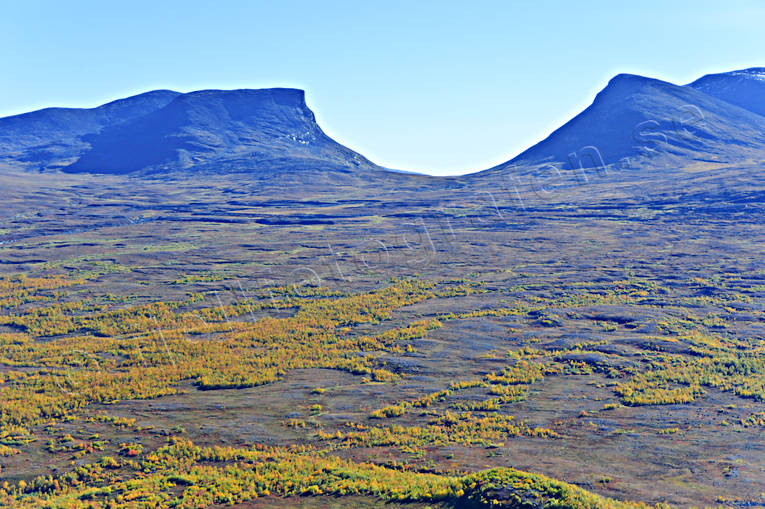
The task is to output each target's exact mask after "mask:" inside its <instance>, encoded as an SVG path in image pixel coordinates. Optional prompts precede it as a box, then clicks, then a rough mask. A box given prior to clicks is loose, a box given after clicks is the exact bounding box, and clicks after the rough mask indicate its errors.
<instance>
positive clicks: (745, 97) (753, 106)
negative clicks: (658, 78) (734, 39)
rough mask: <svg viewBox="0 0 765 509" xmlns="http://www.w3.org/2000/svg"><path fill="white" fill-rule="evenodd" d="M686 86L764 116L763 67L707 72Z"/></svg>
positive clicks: (764, 75) (764, 68)
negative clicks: (716, 72)
mask: <svg viewBox="0 0 765 509" xmlns="http://www.w3.org/2000/svg"><path fill="white" fill-rule="evenodd" d="M687 86H688V87H690V88H693V89H695V90H698V91H699V92H704V93H705V94H707V95H711V96H712V97H716V98H718V99H722V100H723V101H725V102H728V103H730V104H735V105H736V106H739V107H741V108H744V109H746V110H749V111H751V112H753V113H757V114H758V115H763V116H765V67H752V68H750V69H742V70H740V71H732V72H724V73H719V74H707V75H706V76H702V77H701V78H699V79H697V80H696V81H694V82H693V83H690V84H688V85H687Z"/></svg>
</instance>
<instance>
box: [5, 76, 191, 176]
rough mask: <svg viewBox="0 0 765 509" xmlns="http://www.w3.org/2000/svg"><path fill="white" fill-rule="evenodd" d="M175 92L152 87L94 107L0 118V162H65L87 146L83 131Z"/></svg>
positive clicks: (139, 112) (154, 105)
mask: <svg viewBox="0 0 765 509" xmlns="http://www.w3.org/2000/svg"><path fill="white" fill-rule="evenodd" d="M178 95H179V93H178V92H173V91H171V90H155V91H153V92H147V93H144V94H140V95H136V96H133V97H128V98H126V99H119V100H117V101H113V102H110V103H107V104H104V105H102V106H99V107H97V108H89V109H86V108H46V109H43V110H39V111H33V112H30V113H24V114H21V115H14V116H12V117H6V118H0V162H2V163H5V164H8V165H9V166H12V167H17V168H21V169H32V170H41V169H55V168H59V167H61V166H65V165H67V164H70V163H71V162H73V161H74V160H75V159H76V158H77V157H78V156H79V155H80V154H82V153H83V152H84V151H85V150H87V148H88V144H87V143H86V142H84V141H83V140H82V139H81V137H82V136H83V135H87V134H93V133H98V132H99V131H101V129H103V128H104V127H107V126H111V125H115V124H119V123H122V122H126V121H129V120H132V119H134V118H137V117H141V116H144V115H146V114H148V113H151V112H152V111H155V110H157V109H159V108H162V107H163V106H165V105H167V104H168V103H169V102H170V101H172V100H173V99H174V98H175V97H177V96H178Z"/></svg>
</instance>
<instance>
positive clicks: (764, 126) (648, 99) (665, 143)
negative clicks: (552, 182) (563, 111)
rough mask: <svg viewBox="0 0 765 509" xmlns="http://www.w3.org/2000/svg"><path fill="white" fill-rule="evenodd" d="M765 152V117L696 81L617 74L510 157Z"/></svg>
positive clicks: (615, 159)
mask: <svg viewBox="0 0 765 509" xmlns="http://www.w3.org/2000/svg"><path fill="white" fill-rule="evenodd" d="M763 156H765V117H763V116H761V115H758V114H756V113H754V112H753V111H749V110H748V109H745V108H743V107H741V106H739V105H735V104H732V103H731V102H728V101H724V100H722V99H719V98H717V97H715V96H713V95H709V94H707V93H705V92H702V91H700V90H698V89H697V87H685V86H678V85H673V84H671V83H667V82H665V81H661V80H656V79H651V78H646V77H642V76H637V75H632V74H620V75H617V76H615V77H614V78H613V79H611V81H610V82H609V83H608V85H607V86H606V87H605V88H604V89H603V90H602V91H601V92H600V93H598V94H597V96H596V97H595V100H594V101H593V103H592V105H590V106H589V107H588V108H587V109H585V110H584V111H583V112H581V113H580V114H579V115H577V116H575V117H574V118H573V119H571V120H570V121H569V122H567V123H566V124H564V125H563V126H562V127H560V128H559V129H557V130H556V131H554V132H553V133H552V134H550V135H549V136H548V137H547V138H545V139H544V140H542V141H541V142H539V143H537V144H536V145H534V146H533V147H531V148H529V149H528V150H526V151H524V152H523V153H521V154H520V155H518V156H517V157H515V158H514V159H512V160H510V161H508V162H507V163H504V164H501V165H499V166H497V167H495V168H492V169H490V170H487V172H490V173H494V172H498V171H504V170H505V169H507V168H508V167H511V166H513V167H521V168H530V167H538V166H540V165H544V164H548V163H555V164H556V165H557V166H558V167H559V168H560V169H561V170H565V169H578V168H587V167H595V166H599V165H601V164H604V165H613V164H617V163H618V164H619V165H627V166H633V165H635V164H637V163H640V164H644V163H646V162H650V163H652V164H654V165H661V166H667V165H668V164H689V163H691V162H693V161H697V162H699V161H701V162H715V163H728V162H734V161H740V160H751V159H755V160H756V159H758V158H759V159H762V158H763Z"/></svg>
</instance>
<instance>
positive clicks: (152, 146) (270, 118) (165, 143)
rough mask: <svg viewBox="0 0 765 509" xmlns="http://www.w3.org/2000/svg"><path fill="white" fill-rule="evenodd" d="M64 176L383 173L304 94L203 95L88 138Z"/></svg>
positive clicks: (277, 90)
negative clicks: (338, 136) (336, 133)
mask: <svg viewBox="0 0 765 509" xmlns="http://www.w3.org/2000/svg"><path fill="white" fill-rule="evenodd" d="M84 140H85V141H87V142H88V143H89V144H90V146H91V148H90V149H89V150H88V151H86V152H85V153H84V154H83V155H82V157H80V158H79V159H78V160H77V161H76V162H74V163H73V164H71V165H70V166H68V167H66V168H65V169H64V171H66V172H72V173H80V172H89V173H111V174H124V173H133V172H140V173H143V174H156V173H160V172H161V173H167V172H175V171H186V170H189V169H194V171H214V172H232V171H233V172H248V173H252V174H253V175H255V176H258V175H260V176H262V175H263V174H264V173H268V174H272V173H274V172H299V171H305V172H325V173H326V172H328V171H335V172H344V173H347V172H351V171H354V172H358V171H365V170H366V171H372V170H380V171H381V170H382V169H381V168H379V167H377V166H376V165H374V164H372V163H371V162H370V161H368V160H367V159H366V158H364V157H363V156H361V155H360V154H357V153H356V152H353V151H352V150H350V149H348V148H346V147H344V146H342V145H340V144H339V143H337V142H336V141H334V140H333V139H331V138H330V137H329V136H327V135H326V134H325V133H324V132H323V131H322V130H321V128H320V127H319V125H318V124H317V123H316V119H315V117H314V114H313V112H312V111H311V110H310V109H309V108H308V106H307V105H306V102H305V93H304V92H303V91H302V90H295V89H286V88H273V89H263V90H203V91H198V92H192V93H188V94H183V95H179V96H177V97H175V98H174V99H173V100H172V101H170V102H169V103H168V104H167V105H166V106H164V107H163V108H160V109H157V110H155V111H153V112H151V113H149V114H147V115H145V116H142V117H138V118H135V119H133V120H130V121H127V122H124V123H121V124H118V125H114V126H110V127H107V128H105V129H103V130H102V131H101V132H99V133H98V134H94V135H88V136H85V137H84Z"/></svg>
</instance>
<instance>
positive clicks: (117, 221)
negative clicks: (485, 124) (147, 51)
mask: <svg viewBox="0 0 765 509" xmlns="http://www.w3.org/2000/svg"><path fill="white" fill-rule="evenodd" d="M764 100H765V70H763V69H761V68H754V69H746V70H741V71H734V72H730V73H723V74H719V75H709V76H705V77H702V78H700V79H699V80H697V81H695V82H693V83H691V84H689V85H684V86H680V85H675V84H670V83H666V82H663V81H660V80H654V79H650V78H645V77H641V76H634V75H619V76H616V77H614V78H613V79H612V80H611V81H610V82H609V83H608V84H607V86H606V87H605V88H604V89H603V90H602V91H601V92H600V93H599V94H598V95H597V96H596V97H595V99H594V101H593V104H592V105H591V106H590V107H588V108H587V109H586V110H584V111H583V112H582V113H581V114H579V115H577V116H576V117H575V118H573V119H572V120H571V121H569V122H568V123H566V124H565V125H563V126H561V127H560V128H559V129H558V130H556V131H555V132H553V133H551V134H550V136H549V137H547V138H546V139H544V140H542V141H541V142H540V143H539V144H537V145H535V146H534V147H531V148H530V149H528V150H527V151H525V152H523V153H522V154H520V155H519V156H517V157H516V158H514V159H513V160H511V161H508V162H507V163H504V164H502V165H499V166H497V167H495V168H491V169H487V170H484V171H479V172H474V173H466V174H465V175H464V176H461V177H449V178H437V177H429V176H426V175H418V174H408V173H402V172H394V171H390V170H388V169H386V168H382V167H381V166H379V165H377V164H375V163H374V162H372V161H370V160H368V159H367V158H366V157H364V156H363V155H361V154H358V153H357V152H355V151H353V150H352V149H350V148H347V147H345V146H343V145H341V144H340V143H338V142H336V141H335V140H333V139H331V138H330V137H328V136H327V135H326V134H325V133H324V132H323V131H322V130H321V128H320V127H319V126H318V124H316V121H315V117H314V114H313V112H312V111H311V109H310V108H309V107H308V105H307V103H306V98H305V94H304V93H303V92H302V91H299V90H293V89H267V90H238V91H219V90H213V91H200V92H192V93H188V94H180V93H177V92H173V91H155V92H149V93H146V94H142V95H139V96H134V97H131V98H126V99H122V100H119V101H115V102H113V103H109V104H107V105H103V106H101V107H98V108H94V109H86V110H81V109H67V108H51V109H47V110H40V111H37V112H31V113H27V114H24V115H18V116H15V117H8V118H4V119H0V201H2V204H3V205H2V208H1V209H0V215H1V216H2V217H1V218H0V221H1V222H0V403H2V404H1V406H0V505H2V506H7V507H34V508H36V507H76V508H80V507H82V508H84V507H166V508H169V507H223V506H233V507H243V508H244V507H248V508H292V507H300V508H330V507H332V508H335V507H336V508H339V507H364V508H382V507H396V508H412V509H424V508H425V507H431V508H436V507H438V508H447V507H463V508H472V507H476V508H478V507H507V508H543V507H576V508H579V507H581V508H584V507H587V508H591V507H647V506H656V505H660V506H662V507H664V506H678V507H700V506H710V507H711V506H723V507H758V506H762V505H765V498H763V497H765V495H763V494H764V493H765V440H763V430H765V304H764V303H763V297H765V265H764V264H763V246H765V243H764V241H765V238H764V234H765V221H764V220H763V219H764V218H765V215H764V214H765V207H764V203H765V178H763V167H764V165H765V116H763V114H764V112H765V110H763V107H762V105H763V101H764ZM468 170H469V169H466V171H468Z"/></svg>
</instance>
